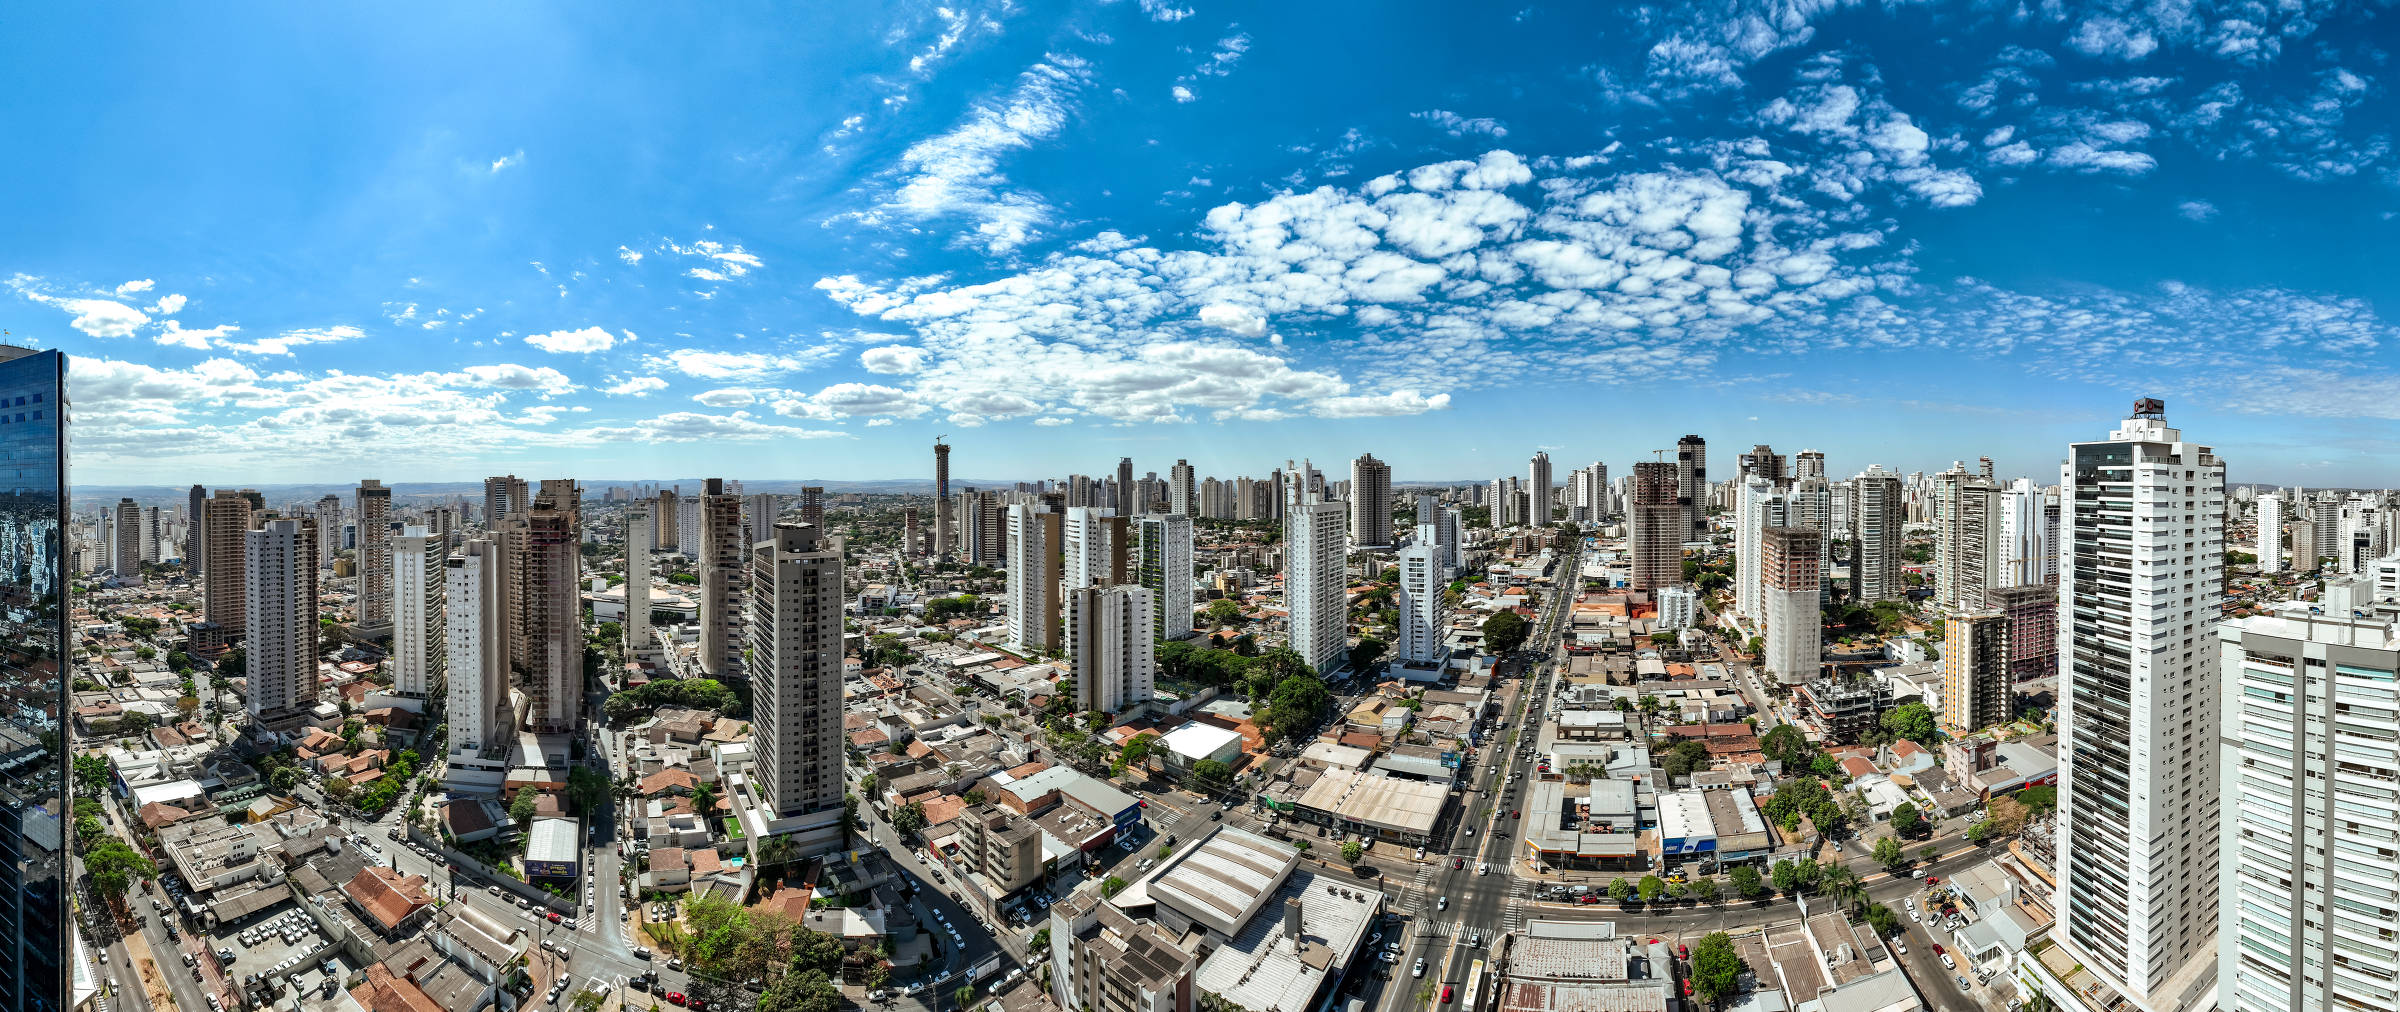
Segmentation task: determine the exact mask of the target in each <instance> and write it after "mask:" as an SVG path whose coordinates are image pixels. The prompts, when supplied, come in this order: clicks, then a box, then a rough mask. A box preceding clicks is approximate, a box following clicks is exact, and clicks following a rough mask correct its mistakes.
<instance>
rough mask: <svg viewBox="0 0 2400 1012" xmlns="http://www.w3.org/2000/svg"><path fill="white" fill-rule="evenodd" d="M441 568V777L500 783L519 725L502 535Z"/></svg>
mask: <svg viewBox="0 0 2400 1012" xmlns="http://www.w3.org/2000/svg"><path fill="white" fill-rule="evenodd" d="M442 575H443V584H444V592H443V595H442V596H443V601H442V608H443V622H442V636H443V640H444V652H445V654H446V658H445V661H446V663H445V664H444V667H445V668H446V669H447V675H448V686H447V688H448V691H447V692H446V693H445V695H446V696H447V697H448V701H449V708H448V711H447V716H448V720H449V722H450V755H449V772H448V774H447V779H446V781H445V782H447V783H449V784H451V785H452V786H453V787H463V786H468V785H469V784H470V781H473V782H476V783H486V782H488V787H489V788H490V789H493V790H497V789H499V787H500V784H501V781H502V779H503V778H504V777H505V776H506V774H507V772H508V743H509V741H510V740H511V739H512V737H513V732H514V731H515V730H516V728H515V726H514V725H515V720H514V717H513V715H512V714H511V713H510V712H509V704H508V643H509V636H508V615H509V608H508V598H509V589H510V585H511V581H510V580H509V578H508V556H507V555H506V553H504V552H503V551H502V550H501V547H500V544H499V542H497V541H495V540H493V539H491V538H475V539H472V540H470V541H468V542H467V543H466V544H464V545H461V546H460V547H459V550H458V554H456V555H453V556H451V557H450V558H448V559H446V560H444V562H443V566H442Z"/></svg>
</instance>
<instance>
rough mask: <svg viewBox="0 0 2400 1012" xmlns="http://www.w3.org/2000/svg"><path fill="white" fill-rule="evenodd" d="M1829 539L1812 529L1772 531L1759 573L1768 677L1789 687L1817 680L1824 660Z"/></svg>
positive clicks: (1763, 547) (1762, 552) (1794, 528)
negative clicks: (1825, 591)
mask: <svg viewBox="0 0 2400 1012" xmlns="http://www.w3.org/2000/svg"><path fill="white" fill-rule="evenodd" d="M1824 554H1825V535H1824V534H1822V533H1819V532H1818V531H1817V530H1815V529H1813V528H1808V527H1769V528H1767V530H1766V536H1765V538H1764V539H1763V541H1762V546H1761V552H1760V557H1759V569H1760V576H1761V579H1762V580H1763V581H1764V584H1765V585H1764V587H1763V588H1762V589H1761V591H1760V595H1759V596H1760V597H1761V598H1762V599H1763V600H1762V601H1761V610H1762V611H1764V612H1765V615H1764V616H1763V617H1762V618H1761V621H1760V624H1761V625H1763V626H1764V627H1765V632H1764V638H1765V639H1766V665H1767V671H1768V672H1770V673H1772V674H1773V675H1775V677H1776V678H1777V679H1778V680H1779V681H1781V682H1782V683H1783V684H1785V685H1802V684H1806V683H1807V682H1809V681H1810V680H1812V679H1815V678H1816V677H1817V669H1818V668H1819V667H1820V662H1821V661H1822V660H1823V658H1824V652H1823V644H1824V611H1823V607H1824V606H1823V601H1822V593H1821V590H1822V587H1823V580H1822V576H1821V575H1820V574H1822V573H1823V572H1824V566H1825V563H1824Z"/></svg>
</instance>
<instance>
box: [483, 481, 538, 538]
mask: <svg viewBox="0 0 2400 1012" xmlns="http://www.w3.org/2000/svg"><path fill="white" fill-rule="evenodd" d="M532 498H533V490H532V488H531V487H530V486H528V485H527V484H526V483H525V479H523V478H519V477H517V476H516V475H513V474H506V475H499V476H497V477H491V478H485V479H484V480H483V523H484V526H485V527H487V528H489V527H491V526H493V525H496V524H498V523H499V522H500V521H502V520H506V519H508V515H509V514H510V513H514V512H518V511H521V510H524V509H526V508H528V507H530V506H531V505H532V502H531V500H532Z"/></svg>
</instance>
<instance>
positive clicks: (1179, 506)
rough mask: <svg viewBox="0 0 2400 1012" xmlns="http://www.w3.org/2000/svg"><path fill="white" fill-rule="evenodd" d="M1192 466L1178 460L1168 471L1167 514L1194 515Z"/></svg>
mask: <svg viewBox="0 0 2400 1012" xmlns="http://www.w3.org/2000/svg"><path fill="white" fill-rule="evenodd" d="M1193 488H1194V486H1193V484H1192V465H1191V464H1189V463H1187V462H1185V461H1182V460H1178V461H1176V462H1175V466H1174V467H1170V468H1168V469H1167V512H1169V513H1180V514H1182V515H1184V516H1187V517H1188V516H1191V515H1192V512H1193V510H1192V496H1193Z"/></svg>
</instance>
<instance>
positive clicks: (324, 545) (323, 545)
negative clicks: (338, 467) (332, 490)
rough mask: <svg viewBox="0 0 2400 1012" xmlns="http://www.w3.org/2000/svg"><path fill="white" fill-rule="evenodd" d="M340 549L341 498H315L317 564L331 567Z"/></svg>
mask: <svg viewBox="0 0 2400 1012" xmlns="http://www.w3.org/2000/svg"><path fill="white" fill-rule="evenodd" d="M341 550H342V499H341V497H340V496H335V495H328V496H325V497H323V498H321V499H318V500H317V566H318V568H320V569H332V568H333V557H334V556H335V555H338V554H340V553H341Z"/></svg>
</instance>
